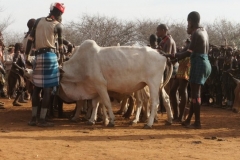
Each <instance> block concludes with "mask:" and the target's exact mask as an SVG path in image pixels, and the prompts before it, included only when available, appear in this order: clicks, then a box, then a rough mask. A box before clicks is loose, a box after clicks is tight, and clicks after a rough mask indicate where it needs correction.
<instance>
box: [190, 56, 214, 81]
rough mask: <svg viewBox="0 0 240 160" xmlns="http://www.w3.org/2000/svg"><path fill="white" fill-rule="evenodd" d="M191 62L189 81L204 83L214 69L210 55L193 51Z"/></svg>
mask: <svg viewBox="0 0 240 160" xmlns="http://www.w3.org/2000/svg"><path fill="white" fill-rule="evenodd" d="M190 62H191V68H190V78H189V82H190V83H196V84H201V85H204V83H205V82H206V80H207V78H208V77H209V75H210V73H211V70H212V67H211V64H210V62H209V59H208V55H207V54H199V53H192V54H191V57H190Z"/></svg>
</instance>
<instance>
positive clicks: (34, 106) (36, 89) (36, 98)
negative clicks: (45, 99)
mask: <svg viewBox="0 0 240 160" xmlns="http://www.w3.org/2000/svg"><path fill="white" fill-rule="evenodd" d="M41 90H42V88H39V87H36V86H35V87H34V89H33V95H32V119H31V121H30V122H28V125H30V126H35V125H37V110H38V105H39V103H40V96H39V93H40V92H41Z"/></svg>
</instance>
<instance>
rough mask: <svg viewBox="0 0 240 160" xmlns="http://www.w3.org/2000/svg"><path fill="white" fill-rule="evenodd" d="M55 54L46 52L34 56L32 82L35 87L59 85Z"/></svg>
mask: <svg viewBox="0 0 240 160" xmlns="http://www.w3.org/2000/svg"><path fill="white" fill-rule="evenodd" d="M59 75H60V74H59V70H58V61H57V55H56V54H55V53H53V52H46V53H42V54H39V55H37V56H36V57H35V64H34V66H33V84H34V85H35V86H37V87H43V88H48V87H54V86H58V85H59Z"/></svg>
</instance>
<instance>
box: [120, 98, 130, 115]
mask: <svg viewBox="0 0 240 160" xmlns="http://www.w3.org/2000/svg"><path fill="white" fill-rule="evenodd" d="M127 103H128V97H127V96H126V97H124V98H123V100H122V102H121V108H120V110H119V111H117V114H122V113H124V112H125V111H126V110H127Z"/></svg>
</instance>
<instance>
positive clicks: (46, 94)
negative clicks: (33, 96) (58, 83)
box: [38, 88, 53, 127]
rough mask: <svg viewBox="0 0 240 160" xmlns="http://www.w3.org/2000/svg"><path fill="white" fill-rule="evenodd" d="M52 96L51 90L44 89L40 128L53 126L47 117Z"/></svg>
mask: <svg viewBox="0 0 240 160" xmlns="http://www.w3.org/2000/svg"><path fill="white" fill-rule="evenodd" d="M50 96H51V88H43V99H42V106H41V112H40V119H39V121H38V126H39V127H52V126H53V123H48V122H46V115H47V111H48V107H49V105H50Z"/></svg>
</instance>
